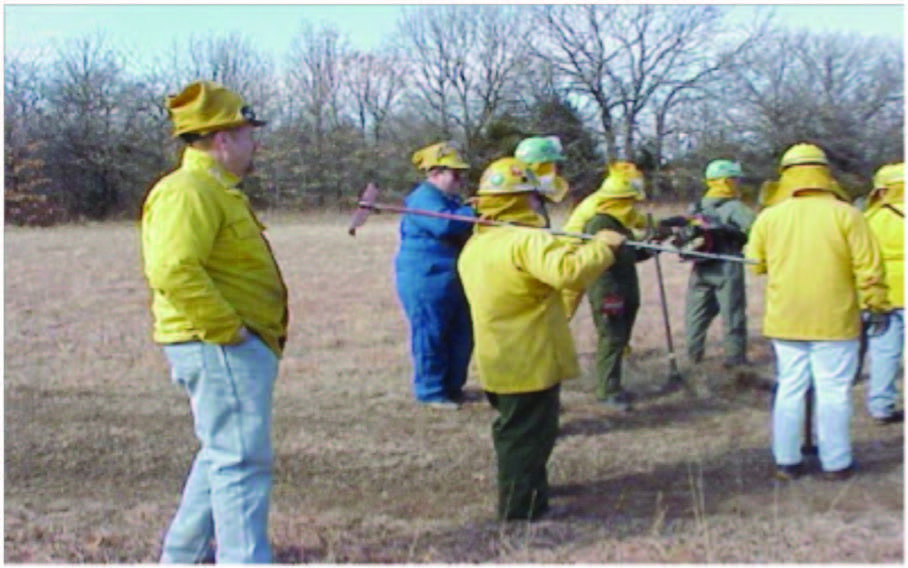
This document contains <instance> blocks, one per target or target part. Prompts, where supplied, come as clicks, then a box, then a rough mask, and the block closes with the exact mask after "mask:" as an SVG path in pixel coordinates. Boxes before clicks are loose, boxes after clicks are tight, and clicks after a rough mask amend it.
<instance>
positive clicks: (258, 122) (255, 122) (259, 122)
mask: <svg viewBox="0 0 908 568" xmlns="http://www.w3.org/2000/svg"><path fill="white" fill-rule="evenodd" d="M246 122H247V124H251V125H252V126H256V127H258V126H265V125H266V124H268V122H267V121H265V120H248V121H246Z"/></svg>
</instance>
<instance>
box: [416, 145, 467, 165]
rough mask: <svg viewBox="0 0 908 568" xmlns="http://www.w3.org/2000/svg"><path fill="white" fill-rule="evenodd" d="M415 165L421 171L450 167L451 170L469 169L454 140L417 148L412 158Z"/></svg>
mask: <svg viewBox="0 0 908 568" xmlns="http://www.w3.org/2000/svg"><path fill="white" fill-rule="evenodd" d="M411 161H412V162H413V165H414V166H416V168H417V169H418V170H420V171H423V172H427V171H429V170H431V169H432V168H448V169H451V170H468V169H470V165H469V164H467V163H466V162H465V161H464V160H463V158H461V157H460V154H458V153H457V148H456V146H455V145H454V143H453V142H439V143H437V144H432V145H431V146H426V147H425V148H423V149H421V150H417V151H416V153H414V154H413V157H412V158H411Z"/></svg>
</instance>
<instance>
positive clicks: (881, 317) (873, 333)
mask: <svg viewBox="0 0 908 568" xmlns="http://www.w3.org/2000/svg"><path fill="white" fill-rule="evenodd" d="M861 321H862V322H863V324H864V329H865V330H866V333H867V337H879V336H881V335H883V334H884V333H886V331H887V330H888V329H889V314H888V313H886V312H871V311H869V310H864V311H863V312H861Z"/></svg>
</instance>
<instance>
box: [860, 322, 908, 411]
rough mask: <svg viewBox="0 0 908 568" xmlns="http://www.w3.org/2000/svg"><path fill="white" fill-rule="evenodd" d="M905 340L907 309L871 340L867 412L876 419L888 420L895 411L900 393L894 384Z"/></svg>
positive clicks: (897, 375)
mask: <svg viewBox="0 0 908 568" xmlns="http://www.w3.org/2000/svg"><path fill="white" fill-rule="evenodd" d="M904 341H905V310H904V308H900V309H898V310H893V311H892V312H890V314H889V329H887V330H886V333H884V334H883V335H881V336H879V337H871V338H870V340H869V343H870V347H869V350H870V384H869V386H868V388H867V411H868V412H869V413H870V415H871V416H873V417H874V418H886V417H887V416H889V415H890V414H892V413H893V412H894V411H895V403H896V399H897V397H898V393H897V391H896V388H895V381H896V379H897V378H898V377H899V367H900V366H901V364H902V348H903V346H904Z"/></svg>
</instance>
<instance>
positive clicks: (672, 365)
mask: <svg viewBox="0 0 908 568" xmlns="http://www.w3.org/2000/svg"><path fill="white" fill-rule="evenodd" d="M646 221H647V224H648V225H649V226H650V228H652V227H653V214H652V213H647V214H646ZM653 261H654V262H655V263H656V280H657V281H658V282H659V303H660V304H661V305H662V321H663V322H664V323H665V341H666V343H667V344H668V369H669V370H668V384H667V385H666V390H670V389H674V388H677V387H680V386H681V385H683V384H684V377H683V376H682V375H681V371H679V370H678V361H677V360H676V358H675V344H674V341H672V325H671V322H670V321H669V319H668V299H666V297H665V282H664V280H663V279H662V262H661V261H660V260H659V253H656V254H655V256H654V257H653Z"/></svg>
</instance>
